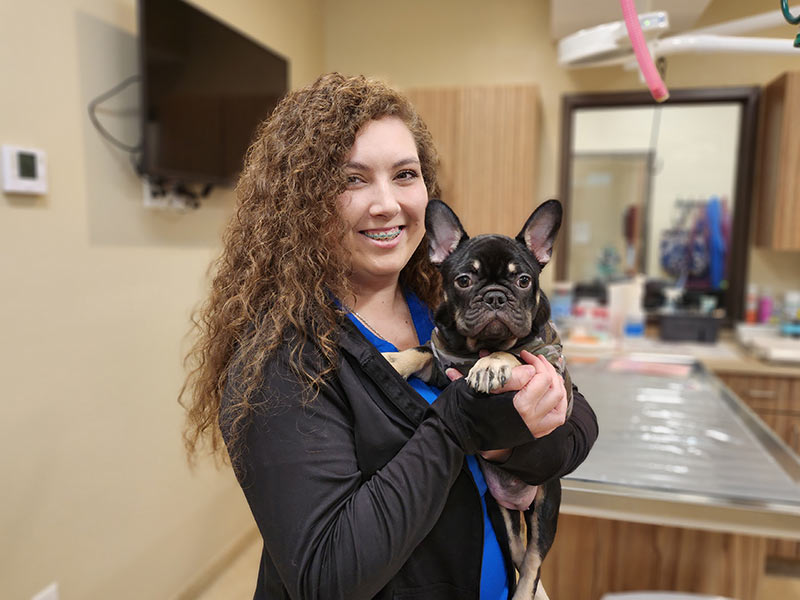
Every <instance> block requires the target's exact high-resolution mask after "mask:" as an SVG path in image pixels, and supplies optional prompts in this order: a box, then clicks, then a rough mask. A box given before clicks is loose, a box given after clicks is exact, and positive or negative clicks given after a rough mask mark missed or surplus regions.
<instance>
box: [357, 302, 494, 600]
mask: <svg viewBox="0 0 800 600" xmlns="http://www.w3.org/2000/svg"><path fill="white" fill-rule="evenodd" d="M405 296H406V302H407V303H408V308H409V310H410V312H411V319H412V320H413V322H414V329H416V331H417V339H418V340H419V342H420V344H426V343H427V342H428V341H429V340H430V339H431V333H432V332H433V318H432V316H431V312H430V310H429V309H428V307H427V306H425V304H423V303H422V301H421V300H420V299H419V298H417V297H416V296H415V295H414V294H413V293H411V292H406V295H405ZM347 316H348V317H350V320H351V321H352V322H353V323H354V324H355V326H356V327H358V329H359V331H361V333H363V334H364V337H366V338H367V339H368V340H369V341H370V342H371V343H372V345H373V346H375V348H377V349H378V351H379V352H397V348H395V346H394V345H393V344H392V343H391V342H387V341H386V340H384V339H381V338H379V337H378V336H376V335H375V334H374V333H372V332H371V331H370V330H369V329H367V328H366V327H365V326H364V324H363V323H362V322H361V321H359V320H358V319H357V318H356V317H355V316H353V315H352V314H351V313H348V314H347ZM408 383H409V384H410V385H411V387H412V388H414V389H415V390H416V391H417V393H418V394H419V395H420V396H422V397H423V398H425V400H427V402H428V403H429V404H430V403H431V402H433V401H434V400H436V398H437V397H438V396H439V394H440V393H441V391H442V390H440V389H439V388H435V387H433V386H430V385H428V384H427V383H425V382H424V381H422V380H421V379H418V378H417V377H409V379H408ZM467 466H468V467H469V471H470V473H471V474H472V478H473V479H474V480H475V485H476V486H477V488H478V494H480V498H481V508H482V510H483V560H482V563H481V600H507V598H508V581H507V578H506V569H505V565H504V563H503V554H502V553H501V551H500V544H499V543H498V541H497V535H496V534H495V532H494V528H493V527H492V523H491V522H490V521H489V515H488V513H487V512H486V498H485V496H486V491H487V486H486V480H485V479H484V477H483V472H482V471H481V469H480V466H479V465H478V459H477V458H475V457H474V456H471V455H470V456H467Z"/></svg>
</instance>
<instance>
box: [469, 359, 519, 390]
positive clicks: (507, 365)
mask: <svg viewBox="0 0 800 600" xmlns="http://www.w3.org/2000/svg"><path fill="white" fill-rule="evenodd" d="M518 364H519V359H517V357H516V356H514V355H513V354H509V353H508V352H492V353H491V354H489V355H488V356H484V357H483V358H480V359H478V362H476V363H475V364H474V365H473V366H472V368H471V369H470V370H469V374H467V382H468V383H469V385H470V387H471V388H472V389H473V390H475V391H476V392H483V393H484V394H488V393H489V392H491V391H492V390H496V389H498V388H501V387H503V386H504V385H505V383H506V381H508V379H509V377H511V369H513V368H514V367H516V366H517V365H518Z"/></svg>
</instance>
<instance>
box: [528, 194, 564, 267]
mask: <svg viewBox="0 0 800 600" xmlns="http://www.w3.org/2000/svg"><path fill="white" fill-rule="evenodd" d="M562 213H563V211H562V209H561V203H560V202H559V201H558V200H548V201H547V202H544V203H543V204H540V205H539V207H538V208H537V209H536V210H535V211H533V214H532V215H531V216H530V217H528V220H527V221H526V222H525V226H524V227H523V228H522V231H520V232H519V235H517V241H518V242H521V243H523V244H525V246H527V247H528V250H530V251H531V252H533V255H534V256H535V257H536V260H537V261H539V264H540V265H541V266H545V265H546V264H547V263H548V262H550V257H551V256H552V255H553V243H554V242H555V241H556V234H557V233H558V229H559V227H561V215H562Z"/></svg>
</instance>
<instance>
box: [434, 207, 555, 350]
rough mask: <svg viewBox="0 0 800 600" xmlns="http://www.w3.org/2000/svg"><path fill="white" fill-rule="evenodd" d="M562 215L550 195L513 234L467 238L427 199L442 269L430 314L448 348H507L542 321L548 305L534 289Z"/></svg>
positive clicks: (443, 209) (455, 219) (447, 212)
mask: <svg viewBox="0 0 800 600" xmlns="http://www.w3.org/2000/svg"><path fill="white" fill-rule="evenodd" d="M561 214H562V210H561V203H560V202H558V201H557V200H548V201H547V202H545V203H543V204H541V205H540V206H539V207H538V208H537V209H536V210H535V211H534V212H533V214H532V215H531V216H530V217H529V218H528V220H527V221H526V222H525V225H524V226H523V228H522V231H520V232H519V234H518V235H517V237H516V238H515V239H511V238H510V237H507V236H504V235H479V236H476V237H474V238H470V237H469V236H468V235H467V234H466V232H465V231H464V228H463V227H462V226H461V222H460V221H459V220H458V217H457V216H456V215H455V213H454V212H453V211H452V210H451V209H450V208H449V207H448V206H447V205H446V204H445V203H444V202H441V201H439V200H431V201H430V202H429V203H428V208H427V211H426V214H425V228H426V230H427V237H428V247H429V254H430V259H431V262H433V263H434V264H436V265H437V266H438V267H439V270H440V272H441V274H442V287H443V291H444V294H445V301H444V303H443V304H442V305H441V306H440V307H439V308H438V309H437V311H436V316H435V320H436V326H437V327H438V328H439V333H440V335H441V336H442V338H443V339H444V341H445V344H446V345H447V347H448V349H449V350H451V351H453V352H462V353H475V352H478V351H480V350H489V351H495V350H508V349H510V348H512V347H514V346H516V345H517V344H518V343H521V342H524V341H527V339H528V338H531V337H533V336H535V335H536V334H537V332H538V331H539V329H540V328H541V327H542V326H543V325H544V324H545V323H546V322H547V320H548V319H549V318H550V305H549V304H548V302H547V298H545V296H544V294H543V293H542V292H541V291H540V289H539V274H540V273H541V271H542V269H543V268H544V266H545V265H546V264H547V263H548V262H549V260H550V256H551V255H552V252H553V242H554V241H555V237H556V234H557V233H558V229H559V227H560V226H561Z"/></svg>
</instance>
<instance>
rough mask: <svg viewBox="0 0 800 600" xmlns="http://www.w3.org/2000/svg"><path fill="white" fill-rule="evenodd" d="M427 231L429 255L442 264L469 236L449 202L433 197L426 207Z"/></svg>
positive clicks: (433, 261) (436, 262)
mask: <svg viewBox="0 0 800 600" xmlns="http://www.w3.org/2000/svg"><path fill="white" fill-rule="evenodd" d="M425 231H426V235H427V237H428V256H429V257H430V260H431V262H432V263H433V264H435V265H440V264H442V262H443V261H444V259H446V258H447V257H448V256H450V255H451V254H452V253H453V250H455V249H456V248H457V247H458V245H459V244H460V243H461V242H463V241H464V240H466V239H468V238H469V236H468V235H467V232H466V231H464V228H463V227H462V226H461V221H459V220H458V217H457V216H456V213H454V212H453V211H452V210H451V208H450V207H449V206H447V204H445V203H444V202H442V201H441V200H436V199H431V200H430V201H429V202H428V206H427V208H426V209H425Z"/></svg>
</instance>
